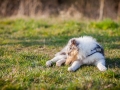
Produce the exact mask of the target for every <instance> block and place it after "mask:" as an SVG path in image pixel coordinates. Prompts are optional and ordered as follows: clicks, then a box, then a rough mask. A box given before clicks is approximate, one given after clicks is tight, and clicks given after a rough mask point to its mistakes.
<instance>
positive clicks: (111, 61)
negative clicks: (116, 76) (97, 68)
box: [106, 58, 120, 68]
mask: <svg viewBox="0 0 120 90" xmlns="http://www.w3.org/2000/svg"><path fill="white" fill-rule="evenodd" d="M106 67H107V68H120V58H106Z"/></svg>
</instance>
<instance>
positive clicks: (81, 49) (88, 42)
mask: <svg viewBox="0 0 120 90" xmlns="http://www.w3.org/2000/svg"><path fill="white" fill-rule="evenodd" d="M74 50H76V52H74ZM73 52H74V53H73ZM73 54H74V55H73ZM55 62H56V66H61V65H62V64H63V63H66V65H69V64H70V63H71V66H70V67H68V71H76V70H77V69H78V68H79V67H80V66H81V65H83V64H92V65H95V66H97V68H98V69H99V70H100V71H105V70H106V69H107V68H106V67H105V57H104V50H103V48H102V46H101V45H100V44H99V43H98V42H97V41H96V40H95V39H94V38H92V37H90V36H83V37H79V38H72V39H70V40H69V41H68V44H67V45H66V46H65V47H64V48H63V49H62V50H61V51H60V52H58V53H57V54H56V55H55V57H54V58H53V59H51V60H49V61H47V62H46V66H51V65H52V63H55Z"/></svg>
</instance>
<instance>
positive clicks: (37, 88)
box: [0, 19, 120, 90]
mask: <svg viewBox="0 0 120 90" xmlns="http://www.w3.org/2000/svg"><path fill="white" fill-rule="evenodd" d="M83 35H89V36H92V37H94V38H96V39H97V41H98V42H99V43H100V44H101V45H102V46H103V47H104V49H105V56H106V66H107V68H108V70H107V71H105V72H100V71H99V70H98V69H97V68H96V67H95V66H82V67H81V68H80V69H79V70H77V71H76V72H68V71H67V68H68V66H64V65H63V66H62V67H56V66H55V64H54V65H53V66H52V67H50V68H47V67H46V66H45V63H46V61H47V60H49V59H51V58H53V56H54V54H55V53H57V52H58V51H60V50H61V49H62V48H63V47H64V46H65V45H66V43H67V41H68V40H69V39H70V38H73V37H79V36H83ZM26 89H27V90H120V22H114V21H112V20H110V19H106V20H103V21H101V22H95V21H89V22H87V21H76V20H55V19H48V20H47V19H40V20H34V19H16V20H12V19H2V20H0V90H26Z"/></svg>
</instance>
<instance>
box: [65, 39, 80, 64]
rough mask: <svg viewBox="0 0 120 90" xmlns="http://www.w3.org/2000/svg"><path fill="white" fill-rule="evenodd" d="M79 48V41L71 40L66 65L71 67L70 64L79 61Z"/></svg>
mask: <svg viewBox="0 0 120 90" xmlns="http://www.w3.org/2000/svg"><path fill="white" fill-rule="evenodd" d="M77 46H78V43H77V41H76V40H75V39H71V40H70V41H69V47H68V52H67V59H66V65H69V64H70V63H72V62H74V61H75V60H77V56H78V50H79V49H78V47H77Z"/></svg>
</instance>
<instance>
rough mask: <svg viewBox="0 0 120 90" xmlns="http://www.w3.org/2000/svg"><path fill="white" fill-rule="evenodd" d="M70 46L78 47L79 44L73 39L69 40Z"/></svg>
mask: <svg viewBox="0 0 120 90" xmlns="http://www.w3.org/2000/svg"><path fill="white" fill-rule="evenodd" d="M71 44H72V45H75V46H78V44H79V43H78V42H77V41H76V40H75V39H72V40H71Z"/></svg>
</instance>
